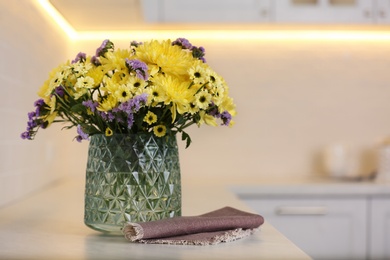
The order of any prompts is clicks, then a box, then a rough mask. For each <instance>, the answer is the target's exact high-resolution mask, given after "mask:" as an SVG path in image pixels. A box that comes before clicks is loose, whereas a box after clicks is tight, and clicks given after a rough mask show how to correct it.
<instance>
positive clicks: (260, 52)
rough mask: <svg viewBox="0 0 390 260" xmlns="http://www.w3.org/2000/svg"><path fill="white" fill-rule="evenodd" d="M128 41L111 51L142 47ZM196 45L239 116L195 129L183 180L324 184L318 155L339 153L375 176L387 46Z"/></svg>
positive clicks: (388, 90)
mask: <svg viewBox="0 0 390 260" xmlns="http://www.w3.org/2000/svg"><path fill="white" fill-rule="evenodd" d="M130 37H131V35H130V36H129V41H120V42H118V41H114V42H115V43H116V45H117V47H121V48H126V47H127V46H128V42H130V41H132V40H138V39H132V38H130ZM183 37H186V36H185V35H183ZM102 40H103V39H102ZM189 40H190V41H191V39H189ZM192 42H193V44H195V45H198V46H199V45H203V46H204V47H205V48H206V59H207V61H208V63H209V64H210V65H211V66H212V67H213V68H214V69H215V70H216V71H217V72H219V73H220V74H221V75H222V76H224V77H225V79H226V81H227V82H228V84H229V86H230V91H231V96H233V98H234V99H235V101H236V103H237V111H238V115H237V117H236V120H235V121H236V125H235V126H234V127H233V128H225V127H218V128H212V127H207V126H205V127H201V128H200V129H198V128H197V127H196V126H195V127H192V128H190V129H189V132H190V133H191V136H192V139H193V144H192V145H191V147H190V148H188V149H187V150H184V149H182V150H181V156H180V158H181V166H182V175H183V178H190V179H192V180H199V181H206V182H207V181H214V179H215V181H218V178H231V179H235V181H240V180H243V181H248V180H249V181H250V180H251V179H254V178H257V177H261V178H268V177H272V178H281V179H285V178H288V179H292V178H300V177H310V176H315V175H321V174H324V170H323V167H322V162H321V160H320V158H321V153H322V151H323V150H324V148H325V147H326V146H328V145H329V144H333V143H343V144H345V145H347V146H350V148H351V150H352V152H353V153H355V154H356V155H355V158H358V159H361V161H362V162H363V165H362V167H360V166H359V167H357V169H355V171H356V172H359V173H362V174H369V173H370V172H371V171H372V170H374V168H375V165H374V164H373V161H372V156H371V155H372V154H371V150H372V149H373V148H374V147H375V145H376V144H377V142H378V141H379V140H381V139H382V138H383V137H386V136H389V135H390V118H389V114H390V112H389V111H390V102H389V100H390V73H389V70H390V42H379V41H377V42H369V41H365V42H364V41H360V42H357V41H356V42H353V41H352V42H351V41H349V42H348V41H344V42H343V41H329V42H325V41H315V40H313V41H270V40H264V41H246V42H245V41H234V40H232V41H210V40H209V41H201V42H196V41H192ZM99 45H100V41H82V42H78V43H76V44H74V45H73V53H74V54H76V53H77V52H78V51H81V50H82V51H84V52H87V53H88V54H93V53H94V51H95V49H96V48H97V47H98V46H99ZM182 147H183V146H182ZM83 152H84V151H83Z"/></svg>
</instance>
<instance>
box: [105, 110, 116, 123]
mask: <svg viewBox="0 0 390 260" xmlns="http://www.w3.org/2000/svg"><path fill="white" fill-rule="evenodd" d="M107 117H108V122H112V121H114V120H115V115H114V113H112V112H107Z"/></svg>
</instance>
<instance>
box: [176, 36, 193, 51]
mask: <svg viewBox="0 0 390 260" xmlns="http://www.w3.org/2000/svg"><path fill="white" fill-rule="evenodd" d="M172 45H179V46H181V47H182V48H183V49H189V50H191V48H192V44H191V43H190V42H189V41H188V40H187V39H186V38H177V39H176V40H175V41H173V42H172Z"/></svg>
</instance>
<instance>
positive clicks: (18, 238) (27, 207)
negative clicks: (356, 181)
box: [0, 176, 310, 260]
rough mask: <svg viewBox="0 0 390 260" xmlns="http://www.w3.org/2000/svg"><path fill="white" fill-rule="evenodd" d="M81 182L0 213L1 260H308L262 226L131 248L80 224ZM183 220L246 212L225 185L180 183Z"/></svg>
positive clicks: (121, 239) (71, 180) (67, 181)
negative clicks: (235, 234)
mask: <svg viewBox="0 0 390 260" xmlns="http://www.w3.org/2000/svg"><path fill="white" fill-rule="evenodd" d="M84 183H85V182H84V178H83V177H82V176H80V177H69V178H67V179H64V180H62V181H60V182H58V183H56V185H51V186H50V187H48V188H47V189H45V190H43V191H41V192H37V193H35V194H33V195H31V196H29V197H28V198H26V199H24V200H21V201H19V202H17V203H14V204H12V205H9V206H7V207H3V208H0V259H41V260H42V259H300V260H304V259H310V257H309V256H308V255H307V254H305V253H304V252H303V251H302V250H300V249H299V248H298V247H297V246H295V245H294V244H293V243H292V242H290V241H289V240H288V239H287V238H286V237H284V236H283V235H282V234H281V233H279V232H278V231H277V230H276V229H275V228H273V227H272V226H271V225H270V224H269V223H268V222H267V221H265V223H264V224H263V225H262V226H261V229H260V231H259V232H256V233H255V234H254V235H252V236H250V237H247V238H243V239H241V240H237V241H234V242H229V243H223V244H219V245H214V246H169V245H144V244H132V243H129V242H128V241H127V240H125V238H124V237H122V236H108V235H103V234H101V233H98V232H97V231H94V230H91V229H89V228H88V227H86V226H85V225H84V223H83V214H84V212H83V210H84ZM182 190H183V202H182V204H183V215H187V216H192V215H199V214H202V213H206V212H208V211H211V210H215V209H218V208H221V207H224V206H232V207H235V208H238V209H241V210H247V211H249V209H248V208H247V207H246V206H245V205H244V204H243V203H242V202H241V201H239V200H238V199H237V197H236V196H235V195H234V194H233V193H232V192H231V191H229V190H228V187H227V186H226V185H220V186H219V185H214V184H213V185H207V184H206V185H205V184H196V183H191V184H189V182H187V183H183V185H182Z"/></svg>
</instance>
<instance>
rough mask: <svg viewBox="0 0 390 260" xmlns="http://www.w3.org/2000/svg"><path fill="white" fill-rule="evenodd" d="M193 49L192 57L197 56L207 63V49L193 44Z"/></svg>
mask: <svg viewBox="0 0 390 260" xmlns="http://www.w3.org/2000/svg"><path fill="white" fill-rule="evenodd" d="M191 51H192V57H194V58H197V59H199V60H201V61H203V62H204V63H206V59H205V58H204V55H205V49H204V48H203V47H195V46H192V48H191Z"/></svg>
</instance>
